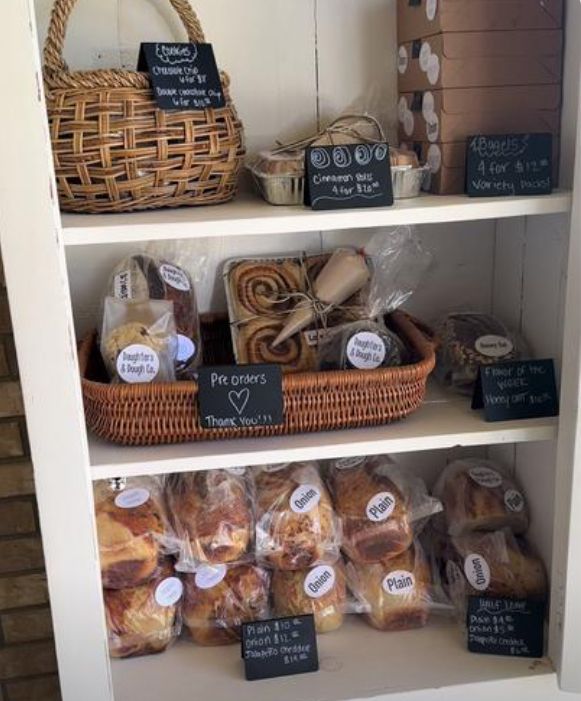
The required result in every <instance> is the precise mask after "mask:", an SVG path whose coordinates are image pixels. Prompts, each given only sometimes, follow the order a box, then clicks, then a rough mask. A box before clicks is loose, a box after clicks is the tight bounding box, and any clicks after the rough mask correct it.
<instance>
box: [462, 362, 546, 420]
mask: <svg viewBox="0 0 581 701" xmlns="http://www.w3.org/2000/svg"><path fill="white" fill-rule="evenodd" d="M472 408H473V409H482V408H484V416H485V418H486V420H487V421H510V420H511V419H534V418H541V417H543V416H557V415H558V413H559V400H558V395H557V385H556V382H555V365H554V363H553V361H552V360H515V361H512V362H508V363H497V364H495V365H483V366H481V367H480V370H479V372H478V379H477V381H476V386H475V389H474V397H473V399H472Z"/></svg>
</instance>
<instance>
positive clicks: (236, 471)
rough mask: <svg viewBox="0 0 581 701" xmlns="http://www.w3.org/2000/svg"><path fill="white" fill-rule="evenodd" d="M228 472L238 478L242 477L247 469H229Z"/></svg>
mask: <svg viewBox="0 0 581 701" xmlns="http://www.w3.org/2000/svg"><path fill="white" fill-rule="evenodd" d="M226 472H229V473H230V474H231V475H236V476H237V477H241V476H242V475H243V474H245V472H246V468H245V467H227V468H226Z"/></svg>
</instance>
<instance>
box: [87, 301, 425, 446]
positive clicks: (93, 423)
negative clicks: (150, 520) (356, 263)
mask: <svg viewBox="0 0 581 701" xmlns="http://www.w3.org/2000/svg"><path fill="white" fill-rule="evenodd" d="M389 323H390V325H391V326H392V327H393V328H395V329H397V331H398V333H399V334H400V335H401V336H402V337H403V338H404V339H405V340H406V342H407V345H408V347H409V348H410V349H411V350H412V351H413V353H414V355H415V357H416V358H417V362H415V363H414V364H412V365H406V366H404V367H398V368H382V369H379V370H347V371H342V372H338V371H335V372H309V373H301V374H296V375H292V374H288V375H285V376H284V377H283V394H284V413H285V422H284V424H282V425H280V426H261V427H254V428H241V429H203V428H202V427H201V425H200V416H199V412H198V402H197V395H198V386H197V384H196V383H195V382H175V383H160V384H139V385H121V384H107V383H106V381H97V379H96V378H100V379H102V378H103V369H102V367H101V368H100V367H99V366H100V357H99V352H98V349H97V345H96V334H95V333H93V334H90V335H89V336H87V337H86V338H85V339H84V340H83V341H82V342H81V344H80V346H79V365H80V372H81V378H82V380H81V383H82V390H83V399H84V404H85V418H86V420H87V425H88V427H89V428H90V429H91V430H92V431H93V432H94V433H96V434H97V435H99V436H101V437H102V438H105V439H107V440H109V441H113V442H115V443H121V444H125V445H155V444H161V443H180V442H184V441H204V440H220V439H225V438H246V437H254V436H278V435H284V434H292V433H310V432H316V431H327V430H331V429H342V428H355V427H361V426H377V425H381V424H387V423H390V422H391V421H395V420H397V419H401V418H403V417H405V416H408V415H409V414H411V413H412V412H413V411H415V410H416V409H418V408H419V407H420V405H421V404H422V402H423V400H424V396H425V391H426V381H427V379H428V375H429V374H430V372H431V371H432V370H433V368H434V364H435V351H434V343H433V341H432V339H431V338H430V337H428V336H427V335H426V333H425V331H424V330H422V328H423V327H422V326H421V325H420V324H419V323H418V322H416V321H415V320H413V319H411V318H410V317H408V316H407V315H405V314H403V313H401V312H395V313H394V314H392V315H391V317H390V318H389ZM203 331H204V337H205V338H204V355H205V362H206V364H220V363H224V362H228V358H224V357H223V356H220V355H213V354H212V351H213V350H214V351H216V352H217V353H218V354H219V353H220V350H223V349H224V347H227V346H229V334H230V329H229V326H228V324H227V323H223V324H220V323H219V322H216V321H215V320H214V321H213V322H212V323H207V322H206V323H204V325H203ZM208 350H210V354H208V353H207V351H208Z"/></svg>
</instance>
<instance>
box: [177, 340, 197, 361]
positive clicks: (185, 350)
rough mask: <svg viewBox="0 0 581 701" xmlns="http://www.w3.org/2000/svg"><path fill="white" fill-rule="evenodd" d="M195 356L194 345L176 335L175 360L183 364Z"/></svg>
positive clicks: (190, 341)
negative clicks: (176, 349)
mask: <svg viewBox="0 0 581 701" xmlns="http://www.w3.org/2000/svg"><path fill="white" fill-rule="evenodd" d="M195 354H196V344H195V343H194V342H193V341H192V339H191V338H188V337H187V336H182V334H181V333H178V352H177V356H176V358H177V359H178V361H179V362H180V363H185V362H186V360H189V359H190V358H193V357H194V355H195Z"/></svg>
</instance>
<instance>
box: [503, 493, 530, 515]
mask: <svg viewBox="0 0 581 701" xmlns="http://www.w3.org/2000/svg"><path fill="white" fill-rule="evenodd" d="M504 503H505V505H506V508H507V509H508V510H509V511H515V512H516V513H519V512H520V511H522V510H523V509H524V508H525V499H524V497H523V495H522V494H521V493H520V492H519V491H517V490H516V489H507V490H506V492H505V493H504Z"/></svg>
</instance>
